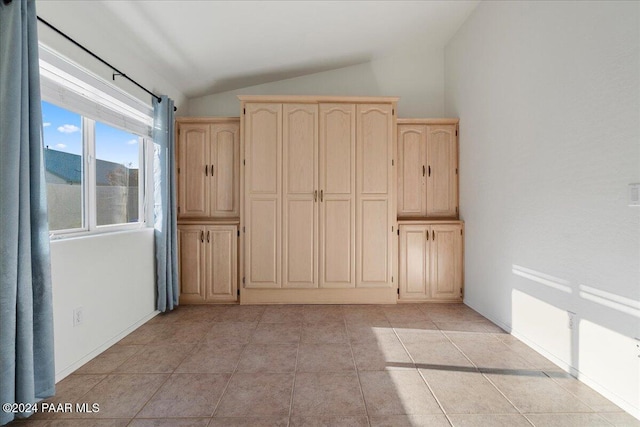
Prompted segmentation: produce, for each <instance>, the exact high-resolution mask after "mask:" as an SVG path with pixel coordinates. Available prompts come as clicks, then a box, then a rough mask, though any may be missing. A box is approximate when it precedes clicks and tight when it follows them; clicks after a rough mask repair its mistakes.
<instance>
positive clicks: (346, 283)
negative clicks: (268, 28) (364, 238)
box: [319, 104, 356, 288]
mask: <svg viewBox="0 0 640 427" xmlns="http://www.w3.org/2000/svg"><path fill="white" fill-rule="evenodd" d="M319 136H320V141H319V152H320V162H319V166H320V171H319V180H320V182H319V186H320V188H319V189H320V190H321V191H322V200H321V201H320V287H324V288H352V287H354V286H355V267H354V263H355V240H356V239H355V215H356V201H355V200H356V199H355V197H356V161H355V159H356V106H355V105H354V104H320V129H319Z"/></svg>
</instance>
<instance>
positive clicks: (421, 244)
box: [399, 221, 463, 301]
mask: <svg viewBox="0 0 640 427" xmlns="http://www.w3.org/2000/svg"><path fill="white" fill-rule="evenodd" d="M399 230H400V251H399V256H400V263H399V270H400V271H399V273H400V275H399V291H400V292H399V294H400V295H399V300H400V301H411V300H414V301H430V300H431V301H433V300H441V301H460V300H461V299H462V285H463V271H462V269H463V264H462V259H463V257H462V254H463V223H462V222H461V221H455V222H435V221H412V222H410V223H407V224H400V226H399Z"/></svg>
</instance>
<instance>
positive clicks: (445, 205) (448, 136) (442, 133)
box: [427, 125, 458, 217]
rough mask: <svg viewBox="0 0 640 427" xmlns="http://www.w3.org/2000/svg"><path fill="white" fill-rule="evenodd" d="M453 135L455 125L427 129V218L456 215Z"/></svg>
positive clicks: (455, 158) (456, 161)
mask: <svg viewBox="0 0 640 427" xmlns="http://www.w3.org/2000/svg"><path fill="white" fill-rule="evenodd" d="M455 132H456V126H455V125H439V126H435V125H434V126H428V127H427V163H428V165H427V216H431V217H456V216H457V213H458V212H457V207H458V183H457V175H456V168H457V164H458V150H457V144H456V133H455Z"/></svg>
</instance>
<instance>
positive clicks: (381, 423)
mask: <svg viewBox="0 0 640 427" xmlns="http://www.w3.org/2000/svg"><path fill="white" fill-rule="evenodd" d="M369 419H370V421H371V427H449V426H450V424H449V421H447V418H446V417H445V416H444V415H436V414H429V415H386V416H382V417H369Z"/></svg>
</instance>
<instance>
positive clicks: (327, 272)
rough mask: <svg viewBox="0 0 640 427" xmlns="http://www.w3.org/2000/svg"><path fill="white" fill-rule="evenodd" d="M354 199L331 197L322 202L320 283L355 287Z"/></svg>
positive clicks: (328, 286) (328, 285)
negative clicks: (352, 219)
mask: <svg viewBox="0 0 640 427" xmlns="http://www.w3.org/2000/svg"><path fill="white" fill-rule="evenodd" d="M353 204H354V202H353V201H352V200H349V199H346V200H340V199H331V200H325V201H324V202H322V216H323V218H324V220H323V222H322V225H323V227H322V228H321V230H322V236H320V241H321V242H322V243H321V249H320V250H321V254H322V255H321V261H320V266H321V272H320V286H321V287H324V288H352V287H354V285H355V269H354V268H353V259H354V252H355V242H354V236H355V232H354V223H353V222H352V221H349V218H352V217H353V212H354V210H355V209H354V206H353Z"/></svg>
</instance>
